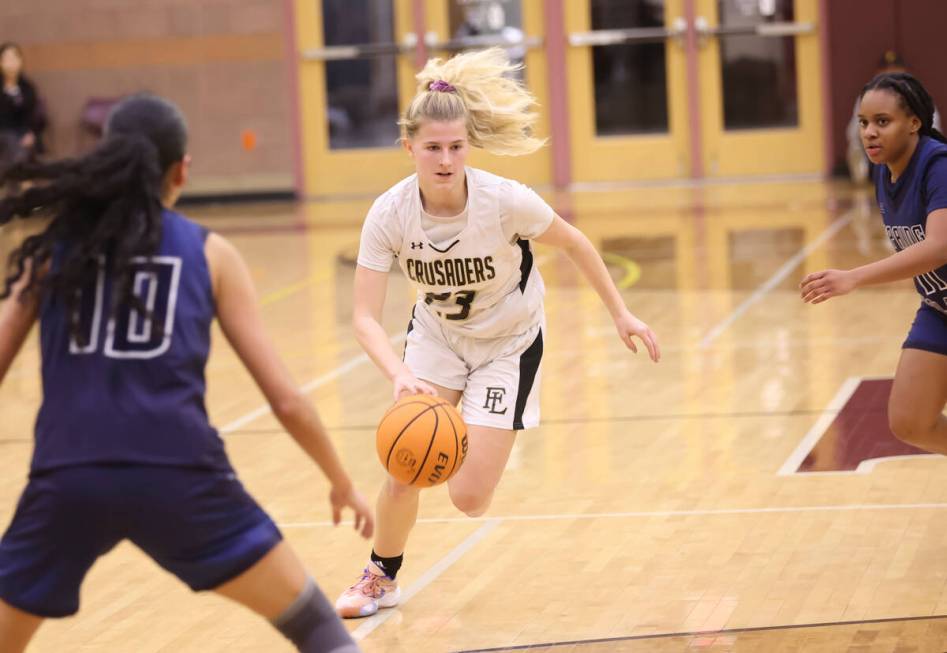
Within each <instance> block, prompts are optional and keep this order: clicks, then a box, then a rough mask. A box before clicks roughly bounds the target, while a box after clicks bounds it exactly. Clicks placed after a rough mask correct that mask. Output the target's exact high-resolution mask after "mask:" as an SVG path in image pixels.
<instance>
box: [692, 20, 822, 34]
mask: <svg viewBox="0 0 947 653" xmlns="http://www.w3.org/2000/svg"><path fill="white" fill-rule="evenodd" d="M694 28H695V29H696V30H697V34H698V35H699V36H700V37H701V39H707V38H711V37H715V36H765V37H783V36H800V35H804V34H813V33H814V32H815V31H816V28H815V23H794V22H779V23H758V24H756V25H739V26H726V25H717V26H716V27H710V24H709V23H708V22H707V19H706V18H704V17H703V16H698V17H697V18H696V19H695V20H694Z"/></svg>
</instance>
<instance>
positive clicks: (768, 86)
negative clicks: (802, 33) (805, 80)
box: [718, 0, 799, 130]
mask: <svg viewBox="0 0 947 653" xmlns="http://www.w3.org/2000/svg"><path fill="white" fill-rule="evenodd" d="M718 6H719V10H720V13H719V16H720V25H721V26H722V27H755V26H756V25H758V24H761V23H774V22H792V21H793V18H794V15H793V0H720V2H719V5H718ZM720 72H721V78H722V79H723V122H724V128H726V129H729V130H736V129H767V128H773V127H794V126H796V125H798V124H799V103H798V95H797V89H796V39H795V37H792V36H780V37H771V36H757V35H742V34H741V35H722V36H721V37H720Z"/></svg>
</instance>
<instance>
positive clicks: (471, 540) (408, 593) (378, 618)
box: [351, 517, 503, 641]
mask: <svg viewBox="0 0 947 653" xmlns="http://www.w3.org/2000/svg"><path fill="white" fill-rule="evenodd" d="M501 523H503V520H502V519H500V518H496V517H494V518H491V519H487V520H485V523H484V524H483V525H482V526H480V528H478V529H477V530H475V531H474V532H473V533H471V534H470V535H468V536H467V537H465V538H464V540H463V541H462V542H461V543H460V544H458V545H457V546H455V547H454V548H453V549H451V550H450V552H449V553H448V554H447V555H445V556H444V557H443V558H441V559H440V560H438V561H437V562H436V563H434V564H433V565H432V566H431V567H430V568H429V569H428V570H427V571H425V572H424V573H423V574H421V576H419V577H418V579H417V580H416V581H414V583H412V584H411V586H410V587H408V588H407V589H406V590H405V591H404V593H403V594H402V595H401V602H400V603H399V604H398V605H397V606H396V607H394V608H390V609H386V610H385V611H384V612H381V611H380V612H378V613H376V614H375V615H373V616H371V617H369V618H368V619H366V620H365V621H363V622H362V623H361V625H359V627H358V628H356V629H355V630H353V631H352V632H351V635H352V639H354V640H355V641H361V640H363V639H365V638H366V637H368V636H369V635H371V634H372V633H373V632H374V631H375V630H376V629H377V628H379V627H381V626H382V625H384V623H385V622H386V621H388V620H389V619H391V618H392V617H393V616H395V615H396V614H399V609H400V608H402V607H404V605H405V604H406V603H407V602H408V601H410V600H411V599H412V598H414V597H415V596H416V595H417V594H418V593H420V592H421V591H422V590H423V589H424V588H425V587H427V586H428V585H430V584H431V583H432V582H434V581H435V580H436V579H437V578H438V577H439V576H440V575H441V574H443V573H444V572H445V571H447V570H448V569H450V567H452V566H453V564H454V563H455V562H457V561H458V560H460V559H461V558H462V557H463V556H464V554H465V553H467V552H468V551H470V549H472V548H474V547H475V546H476V545H477V544H479V543H480V541H481V540H483V539H484V538H486V537H487V536H488V535H489V534H490V533H492V532H493V531H494V530H496V528H497V526H499V525H500V524H501Z"/></svg>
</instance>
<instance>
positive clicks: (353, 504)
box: [329, 483, 375, 539]
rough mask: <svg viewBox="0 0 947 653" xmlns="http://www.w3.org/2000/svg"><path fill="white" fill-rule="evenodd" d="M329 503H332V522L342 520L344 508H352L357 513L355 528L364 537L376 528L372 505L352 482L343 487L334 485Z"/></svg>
mask: <svg viewBox="0 0 947 653" xmlns="http://www.w3.org/2000/svg"><path fill="white" fill-rule="evenodd" d="M329 503H330V504H332V523H333V524H335V525H336V526H338V525H339V522H341V521H342V510H343V509H344V508H351V509H352V511H353V512H354V513H355V530H356V531H358V533H359V534H360V535H361V536H362V537H364V538H366V539H367V538H370V537H371V536H372V533H373V532H374V530H375V518H374V516H373V514H374V513H373V512H372V507H371V506H370V505H369V504H368V502H367V501H366V500H365V497H363V496H362V494H361V492H359V491H358V490H356V489H355V488H354V487H353V486H352V485H351V483H349V484H347V485H343V486H342V487H335V486H333V487H332V490H331V491H330V492H329Z"/></svg>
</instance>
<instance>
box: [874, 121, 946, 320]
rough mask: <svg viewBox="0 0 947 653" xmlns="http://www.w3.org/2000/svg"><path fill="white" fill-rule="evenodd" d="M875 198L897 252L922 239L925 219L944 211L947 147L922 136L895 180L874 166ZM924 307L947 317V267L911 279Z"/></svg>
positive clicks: (925, 227) (884, 168)
mask: <svg viewBox="0 0 947 653" xmlns="http://www.w3.org/2000/svg"><path fill="white" fill-rule="evenodd" d="M874 177H875V195H876V197H877V199H878V206H879V207H880V208H881V216H882V218H883V219H884V223H885V231H887V233H888V238H890V239H891V242H892V243H893V244H894V247H895V249H897V250H898V251H899V252H900V251H901V250H903V249H904V248H906V247H909V246H911V245H913V244H915V243H918V242H920V241H922V240H924V237H925V233H926V230H927V216H928V215H929V214H930V213H932V212H933V211H936V210H938V209H945V208H947V145H945V144H943V143H941V142H939V141H936V140H934V139H932V138H928V137H927V136H922V137H921V138H920V139H919V141H918V144H917V148H916V149H915V151H914V155H913V156H912V157H911V161H910V162H909V163H908V166H907V168H905V169H904V173H903V174H902V175H901V176H900V177H899V178H898V181H897V182H895V183H891V174H890V172H889V171H888V167H887V166H875V170H874ZM914 285H915V286H916V287H917V291H918V293H920V295H921V299H922V300H923V302H924V303H925V304H927V305H928V306H931V307H932V308H935V309H937V310H938V311H940V312H941V313H944V314H947V265H945V266H942V267H940V268H938V269H936V270H932V271H930V272H927V273H926V274H921V275H918V276H916V277H914Z"/></svg>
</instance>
